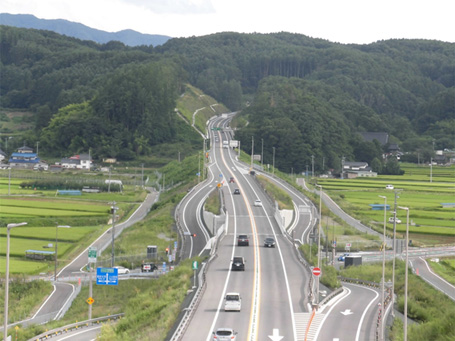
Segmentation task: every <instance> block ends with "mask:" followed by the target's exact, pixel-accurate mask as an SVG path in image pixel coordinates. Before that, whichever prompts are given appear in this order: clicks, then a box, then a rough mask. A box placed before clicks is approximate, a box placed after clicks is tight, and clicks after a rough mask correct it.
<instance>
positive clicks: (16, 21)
mask: <svg viewBox="0 0 455 341" xmlns="http://www.w3.org/2000/svg"><path fill="white" fill-rule="evenodd" d="M0 24H1V25H8V26H14V27H22V28H34V29H37V30H48V31H53V32H55V33H59V34H63V35H66V36H68V37H73V38H78V39H82V40H93V41H94V42H96V43H99V44H105V43H108V42H110V41H119V42H121V43H123V44H125V45H127V46H139V45H146V46H149V45H152V46H158V45H162V44H164V43H165V42H166V41H168V40H169V39H170V38H171V37H168V36H163V35H159V34H144V33H139V32H136V31H133V30H122V31H118V32H106V31H101V30H97V29H94V28H91V27H88V26H85V25H82V24H79V23H75V22H72V21H68V20H64V19H52V20H48V19H38V18H37V17H35V16H34V15H31V14H9V13H0Z"/></svg>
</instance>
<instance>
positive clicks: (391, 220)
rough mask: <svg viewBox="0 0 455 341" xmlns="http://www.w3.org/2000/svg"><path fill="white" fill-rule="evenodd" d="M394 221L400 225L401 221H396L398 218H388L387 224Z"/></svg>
mask: <svg viewBox="0 0 455 341" xmlns="http://www.w3.org/2000/svg"><path fill="white" fill-rule="evenodd" d="M394 220H395V221H396V223H397V224H401V220H400V219H398V218H396V219H393V217H390V218H389V223H391V224H393V221H394Z"/></svg>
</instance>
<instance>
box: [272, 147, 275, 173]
mask: <svg viewBox="0 0 455 341" xmlns="http://www.w3.org/2000/svg"><path fill="white" fill-rule="evenodd" d="M272 148H273V167H272V172H273V173H272V175H275V147H272Z"/></svg>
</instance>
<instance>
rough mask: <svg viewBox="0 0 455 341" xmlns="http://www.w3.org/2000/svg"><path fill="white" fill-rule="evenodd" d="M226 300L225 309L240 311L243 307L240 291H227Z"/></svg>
mask: <svg viewBox="0 0 455 341" xmlns="http://www.w3.org/2000/svg"><path fill="white" fill-rule="evenodd" d="M224 300H225V301H224V311H240V309H242V298H241V297H240V294H239V293H238V292H229V293H227V294H226V297H225V298H224Z"/></svg>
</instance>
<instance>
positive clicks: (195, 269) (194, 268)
mask: <svg viewBox="0 0 455 341" xmlns="http://www.w3.org/2000/svg"><path fill="white" fill-rule="evenodd" d="M192 267H193V270H194V287H193V288H196V271H197V269H198V268H199V264H198V262H197V260H195V261H194V262H193V263H192Z"/></svg>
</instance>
